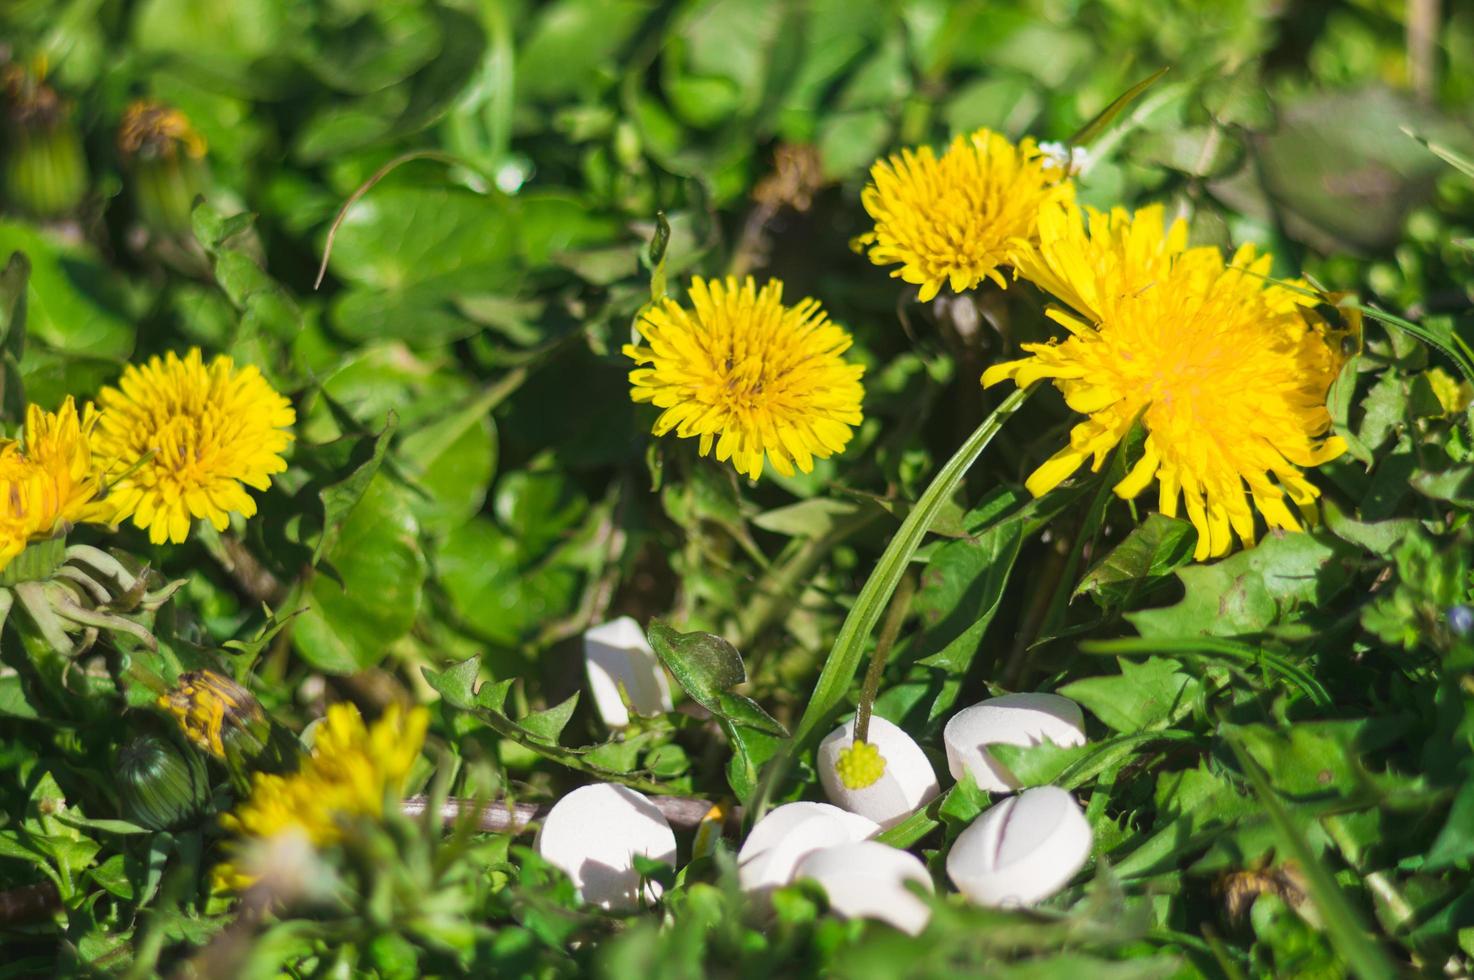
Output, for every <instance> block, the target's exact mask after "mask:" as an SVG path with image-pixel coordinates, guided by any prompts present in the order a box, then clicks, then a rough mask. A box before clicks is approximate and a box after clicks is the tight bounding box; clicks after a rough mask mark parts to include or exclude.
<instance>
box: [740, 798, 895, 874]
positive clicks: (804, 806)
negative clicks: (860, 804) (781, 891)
mask: <svg viewBox="0 0 1474 980" xmlns="http://www.w3.org/2000/svg"><path fill="white" fill-rule="evenodd" d="M878 833H880V826H879V825H878V824H877V823H876V822H875V821H873V820H870V819H867V818H865V817H862V816H860V815H859V814H858V813H849V812H847V811H845V810H841V809H840V808H839V807H837V806H830V805H829V804H828V803H807V802H805V803H786V804H784V805H783V806H780V807H777V808H775V809H774V810H772V811H770V812H769V813H768V814H767V815H766V816H765V817H763V818H762V819H761V820H759V821H758V822H757V823H756V824H755V825H754V826H753V828H752V830H751V832H749V833H748V835H747V840H745V841H743V843H742V850H740V851H738V852H737V875H738V880H739V881H740V882H741V883H742V890H743V891H756V892H767V891H771V890H773V889H774V888H781V887H783V886H784V885H786V884H788V883H790V882H791V881H793V874H794V869H795V868H796V867H797V866H798V863H799V862H800V861H802V860H803V859H804V858H806V857H808V856H809V855H810V854H812V853H813V852H814V851H818V850H822V849H824V848H826V847H834V846H836V845H839V844H852V843H854V842H855V841H861V840H865V839H866V838H868V837H873V836H874V835H875V834H878Z"/></svg>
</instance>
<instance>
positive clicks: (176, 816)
mask: <svg viewBox="0 0 1474 980" xmlns="http://www.w3.org/2000/svg"><path fill="white" fill-rule="evenodd" d="M117 764H118V795H119V796H120V797H122V800H123V813H124V815H125V816H126V817H127V818H128V819H129V820H131V821H133V822H134V823H136V824H138V825H139V826H141V827H147V828H149V829H150V830H168V829H170V828H173V827H178V826H180V825H182V824H185V823H188V822H189V821H190V820H193V819H194V818H195V817H197V816H199V814H200V811H201V810H203V809H204V806H205V803H206V801H208V800H209V798H210V784H209V781H208V779H207V778H206V776H205V762H204V760H203V759H201V758H200V757H199V755H198V754H197V753H196V752H194V750H192V749H188V748H181V747H179V746H176V745H174V744H173V743H172V742H171V741H169V740H168V739H166V738H162V737H160V736H158V735H140V736H138V737H137V738H134V739H132V740H130V741H128V742H126V743H124V745H123V747H122V748H121V749H119V750H118V759H117Z"/></svg>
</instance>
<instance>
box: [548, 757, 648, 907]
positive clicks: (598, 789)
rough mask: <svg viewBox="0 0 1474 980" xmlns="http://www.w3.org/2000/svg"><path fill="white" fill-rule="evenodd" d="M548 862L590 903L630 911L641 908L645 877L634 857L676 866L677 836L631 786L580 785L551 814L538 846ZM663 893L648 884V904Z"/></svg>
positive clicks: (645, 893)
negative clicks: (636, 868) (642, 883)
mask: <svg viewBox="0 0 1474 980" xmlns="http://www.w3.org/2000/svg"><path fill="white" fill-rule="evenodd" d="M534 846H535V847H536V848H537V853H538V854H540V855H542V857H543V859H544V860H545V861H547V862H548V863H549V864H552V865H554V866H556V867H558V868H561V869H563V872H564V873H565V874H567V875H568V877H569V878H572V879H573V884H574V885H575V886H576V887H577V888H578V893H579V895H580V896H581V897H582V898H583V900H584V901H585V902H588V903H589V904H591V905H598V906H599V907H601V908H606V909H614V910H625V909H634V908H638V907H639V906H640V903H641V902H640V893H641V888H640V873H639V872H638V871H636V870H635V855H637V854H639V855H642V856H644V857H647V858H650V859H651V860H653V861H660V862H663V863H665V864H669V865H671V866H672V867H674V866H675V863H676V835H675V834H674V833H672V831H671V829H670V824H669V823H667V822H666V819H665V815H664V814H662V813H661V812H660V811H659V810H658V809H656V808H655V804H653V803H651V802H650V801H649V800H648V799H646V798H645V797H644V796H643V795H642V794H640V793H637V792H635V791H634V790H632V789H630V788H629V787H628V786H616V785H615V784H613V783H596V784H594V785H592V786H581V787H579V788H578V789H576V790H574V791H573V792H572V793H569V794H568V795H567V796H565V797H563V798H562V799H561V800H559V801H558V802H557V803H555V804H553V808H552V809H551V810H549V811H548V815H547V817H546V818H545V819H544V820H543V825H542V829H540V830H539V831H538V832H537V840H536V842H535V844H534ZM662 890H663V889H662V888H661V886H660V885H659V884H658V883H657V882H653V881H651V882H646V883H645V887H644V900H645V901H646V902H654V901H655V900H657V899H658V898H660V893H661V891H662Z"/></svg>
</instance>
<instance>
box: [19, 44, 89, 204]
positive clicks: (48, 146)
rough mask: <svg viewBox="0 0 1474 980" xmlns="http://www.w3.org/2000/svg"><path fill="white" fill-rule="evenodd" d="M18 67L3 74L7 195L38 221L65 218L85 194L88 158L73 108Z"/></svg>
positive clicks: (39, 77)
mask: <svg viewBox="0 0 1474 980" xmlns="http://www.w3.org/2000/svg"><path fill="white" fill-rule="evenodd" d="M43 77H44V75H43V73H39V72H38V73H32V72H29V71H27V70H26V69H24V68H22V67H21V66H20V65H14V64H13V65H9V66H7V67H6V68H5V69H4V72H3V74H0V88H3V89H4V94H5V111H4V133H5V140H4V146H5V171H4V173H5V197H6V199H7V201H9V202H10V203H11V204H12V205H14V206H15V207H16V208H17V209H19V210H22V211H27V212H30V213H31V214H33V215H35V216H37V217H40V218H57V217H62V216H64V215H66V214H68V213H70V212H71V211H73V210H75V209H76V207H77V205H78V204H80V203H81V202H82V197H83V196H84V195H85V194H86V193H87V160H86V157H84V156H83V155H82V140H81V137H80V136H79V135H78V133H77V127H76V126H74V125H73V124H72V119H71V106H70V105H69V104H68V103H67V102H65V101H64V100H63V99H62V98H61V96H59V95H58V94H57V93H56V90H55V89H53V88H51V87H50V86H49V85H47V84H46V83H45V82H44V81H43Z"/></svg>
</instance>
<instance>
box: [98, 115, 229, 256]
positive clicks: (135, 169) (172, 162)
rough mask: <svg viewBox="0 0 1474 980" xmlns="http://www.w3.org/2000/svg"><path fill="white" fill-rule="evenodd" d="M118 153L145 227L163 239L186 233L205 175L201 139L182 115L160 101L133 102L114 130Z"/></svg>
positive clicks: (206, 179)
mask: <svg viewBox="0 0 1474 980" xmlns="http://www.w3.org/2000/svg"><path fill="white" fill-rule="evenodd" d="M118 153H119V155H120V156H121V157H122V158H123V163H124V166H125V167H126V168H127V170H128V182H129V185H130V189H131V191H132V194H133V202H134V205H135V207H137V209H138V217H139V219H140V220H141V221H142V222H143V224H144V225H145V226H147V227H148V228H150V229H151V230H153V231H155V232H159V233H161V234H166V235H179V234H183V233H185V232H188V231H189V229H190V222H191V216H190V213H191V211H192V210H193V208H194V199H195V197H196V196H198V195H199V194H200V193H202V192H203V191H204V190H205V187H206V185H207V183H208V173H207V170H206V167H205V140H204V138H203V137H201V136H200V134H199V133H198V132H196V131H195V129H194V127H193V126H191V125H190V123H189V120H188V119H187V118H186V117H185V115H184V113H182V112H180V111H179V110H178V109H175V108H172V107H170V106H167V105H165V104H163V103H162V102H154V101H151V100H147V99H141V100H139V101H137V102H134V103H133V104H132V105H130V106H129V107H128V109H127V111H125V112H124V113H123V121H122V123H121V124H120V125H119V127H118Z"/></svg>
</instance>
